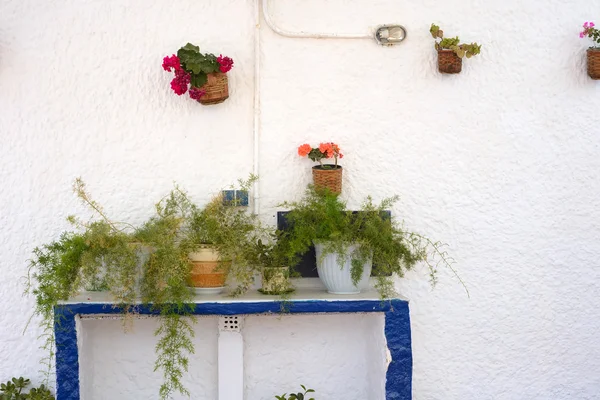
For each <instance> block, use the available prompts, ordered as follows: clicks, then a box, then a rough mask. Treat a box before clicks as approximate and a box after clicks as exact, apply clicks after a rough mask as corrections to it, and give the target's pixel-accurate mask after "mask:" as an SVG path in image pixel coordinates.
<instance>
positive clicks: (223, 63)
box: [217, 54, 233, 74]
mask: <svg viewBox="0 0 600 400" xmlns="http://www.w3.org/2000/svg"><path fill="white" fill-rule="evenodd" d="M217 62H218V63H219V71H221V72H222V73H224V74H225V73H227V72H229V71H230V70H231V68H233V60H232V59H231V58H229V57H223V55H222V54H220V55H219V57H217Z"/></svg>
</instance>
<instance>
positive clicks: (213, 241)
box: [187, 175, 263, 296]
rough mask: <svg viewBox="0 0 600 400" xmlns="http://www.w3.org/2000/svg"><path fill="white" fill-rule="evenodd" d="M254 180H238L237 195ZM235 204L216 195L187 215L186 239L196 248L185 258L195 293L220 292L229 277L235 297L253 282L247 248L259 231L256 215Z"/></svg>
mask: <svg viewBox="0 0 600 400" xmlns="http://www.w3.org/2000/svg"><path fill="white" fill-rule="evenodd" d="M257 179H258V177H256V176H253V175H251V176H250V178H249V179H247V180H240V181H239V184H240V186H241V192H248V191H249V190H250V187H251V186H252V185H253V184H254V182H256V180H257ZM239 202H240V199H235V200H232V201H224V200H223V193H222V192H220V193H219V194H218V195H217V196H215V197H213V199H212V200H211V201H210V202H209V203H208V204H207V205H206V206H205V207H203V208H197V207H194V208H193V209H192V212H191V213H190V216H189V222H188V223H187V224H188V227H189V228H188V229H189V233H188V240H189V241H191V246H192V247H193V246H196V248H195V249H194V250H193V251H192V252H190V254H189V257H190V261H191V262H192V264H193V267H192V272H191V274H192V275H191V276H192V282H193V283H194V287H196V288H197V292H206V293H214V292H219V291H222V290H223V289H224V286H225V281H226V279H227V277H231V278H232V279H233V280H234V281H235V288H234V290H233V291H232V295H234V296H236V295H239V294H241V293H243V292H245V291H246V290H248V288H249V287H250V285H251V284H252V283H253V281H254V272H255V270H254V265H253V264H252V259H251V253H252V250H251V248H252V247H253V245H254V243H256V241H257V238H258V237H261V236H262V235H263V230H262V226H261V224H260V221H259V220H258V217H257V215H256V214H253V213H251V212H249V211H248V209H247V207H241V206H239ZM198 289H200V290H198Z"/></svg>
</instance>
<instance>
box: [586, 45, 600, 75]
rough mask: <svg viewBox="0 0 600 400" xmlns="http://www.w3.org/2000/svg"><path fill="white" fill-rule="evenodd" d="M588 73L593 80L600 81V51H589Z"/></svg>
mask: <svg viewBox="0 0 600 400" xmlns="http://www.w3.org/2000/svg"><path fill="white" fill-rule="evenodd" d="M587 71H588V75H589V76H590V78H592V79H600V49H588V51H587Z"/></svg>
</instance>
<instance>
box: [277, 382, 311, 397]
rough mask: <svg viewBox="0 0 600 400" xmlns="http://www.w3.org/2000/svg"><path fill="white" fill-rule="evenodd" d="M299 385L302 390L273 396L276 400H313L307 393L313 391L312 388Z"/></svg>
mask: <svg viewBox="0 0 600 400" xmlns="http://www.w3.org/2000/svg"><path fill="white" fill-rule="evenodd" d="M300 386H301V387H302V390H304V392H298V393H290V394H289V395H288V394H287V393H284V394H282V395H281V396H275V398H276V399H277V400H315V398H314V397H310V398H309V397H308V394H309V393H315V391H314V390H313V389H307V388H306V386H304V385H300Z"/></svg>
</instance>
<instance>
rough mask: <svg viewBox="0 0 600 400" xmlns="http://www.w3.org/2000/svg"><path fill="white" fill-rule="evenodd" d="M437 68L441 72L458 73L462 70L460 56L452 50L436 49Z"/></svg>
mask: <svg viewBox="0 0 600 400" xmlns="http://www.w3.org/2000/svg"><path fill="white" fill-rule="evenodd" d="M438 69H439V71H440V72H441V73H442V74H459V73H460V71H462V58H460V57H459V56H457V55H456V53H455V52H454V51H453V50H438Z"/></svg>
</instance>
